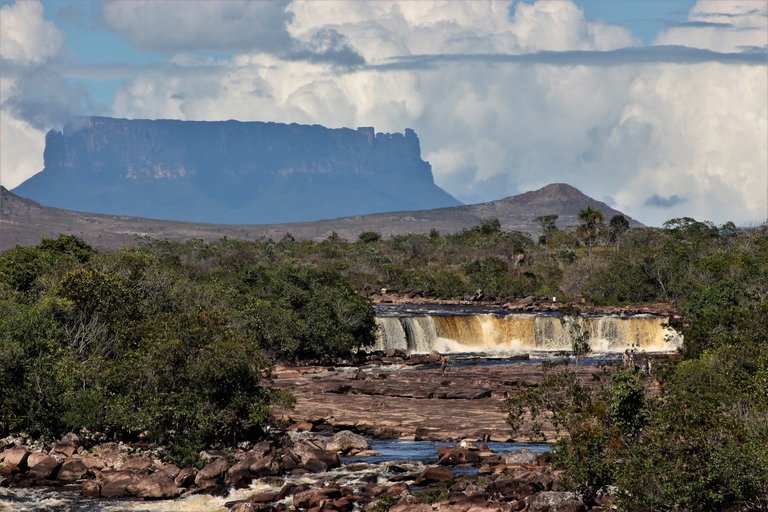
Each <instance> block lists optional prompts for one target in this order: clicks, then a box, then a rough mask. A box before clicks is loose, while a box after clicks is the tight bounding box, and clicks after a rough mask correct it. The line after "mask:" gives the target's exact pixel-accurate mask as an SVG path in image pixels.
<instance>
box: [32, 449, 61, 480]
mask: <svg viewBox="0 0 768 512" xmlns="http://www.w3.org/2000/svg"><path fill="white" fill-rule="evenodd" d="M27 465H28V466H29V471H28V472H27V476H29V477H31V478H34V479H35V480H50V479H52V478H54V477H55V476H56V472H57V471H58V470H59V467H60V466H61V462H59V461H58V459H56V457H54V456H52V455H47V454H45V453H33V454H32V455H30V456H29V458H28V459H27Z"/></svg>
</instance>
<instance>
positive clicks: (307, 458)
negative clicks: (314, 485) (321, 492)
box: [292, 440, 341, 473]
mask: <svg viewBox="0 0 768 512" xmlns="http://www.w3.org/2000/svg"><path fill="white" fill-rule="evenodd" d="M292 450H293V453H295V454H296V455H297V456H298V457H299V460H301V465H302V466H303V467H304V468H305V469H307V470H308V471H310V472H312V473H320V472H323V471H328V469H330V468H335V467H339V466H340V465H341V462H340V461H339V455H338V454H337V453H336V452H332V451H328V450H323V449H321V448H318V447H317V445H315V444H314V443H311V442H308V441H306V440H303V441H301V442H298V443H296V444H294V445H293V449H292Z"/></svg>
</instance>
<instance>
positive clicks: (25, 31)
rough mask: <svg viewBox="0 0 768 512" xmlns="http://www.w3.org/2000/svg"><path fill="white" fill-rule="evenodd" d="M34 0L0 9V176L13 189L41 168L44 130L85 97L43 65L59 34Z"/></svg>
mask: <svg viewBox="0 0 768 512" xmlns="http://www.w3.org/2000/svg"><path fill="white" fill-rule="evenodd" d="M43 14H44V12H43V5H42V4H41V3H40V2H39V1H36V0H29V1H22V2H16V3H15V4H8V5H3V6H2V7H0V147H2V151H0V171H1V173H2V176H0V178H1V180H0V183H2V184H3V185H4V186H7V187H14V186H16V185H18V184H19V183H21V182H22V181H23V180H25V179H27V178H29V177H30V176H32V175H33V174H35V173H36V172H39V171H40V170H41V169H42V168H43V147H44V140H45V132H46V131H47V130H48V129H49V128H52V127H54V126H56V125H59V124H61V123H62V122H64V121H66V119H68V118H69V117H70V116H71V115H72V114H73V113H74V111H75V110H76V109H77V108H78V106H80V105H83V104H88V103H89V101H88V95H87V93H86V92H85V91H84V90H83V89H78V88H73V87H71V86H69V85H68V84H66V82H65V80H64V79H63V78H62V77H61V76H60V75H59V74H58V73H56V72H55V71H52V70H51V69H48V68H47V67H46V65H47V64H48V63H50V62H51V61H52V60H54V59H55V58H57V57H58V56H59V55H60V54H61V52H62V50H63V45H64V37H63V35H62V34H61V32H59V30H58V29H57V28H56V27H55V26H54V25H53V23H51V22H49V21H47V20H45V18H44V16H43Z"/></svg>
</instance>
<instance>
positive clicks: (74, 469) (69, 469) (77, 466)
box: [56, 459, 88, 482]
mask: <svg viewBox="0 0 768 512" xmlns="http://www.w3.org/2000/svg"><path fill="white" fill-rule="evenodd" d="M86 473H88V466H86V465H85V464H84V463H83V461H81V460H76V459H69V460H67V461H65V462H64V464H62V466H61V469H59V473H58V474H57V475H56V480H59V481H61V482H76V481H77V480H80V479H81V478H83V477H84V476H85V475H86Z"/></svg>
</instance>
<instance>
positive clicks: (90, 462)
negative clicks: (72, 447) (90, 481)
mask: <svg viewBox="0 0 768 512" xmlns="http://www.w3.org/2000/svg"><path fill="white" fill-rule="evenodd" d="M69 460H78V461H80V462H82V463H83V464H85V467H86V468H88V469H89V470H91V471H93V470H99V469H104V467H105V465H104V461H102V460H101V459H99V458H97V457H94V456H93V455H73V456H72V457H71V458H70V459H69Z"/></svg>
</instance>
